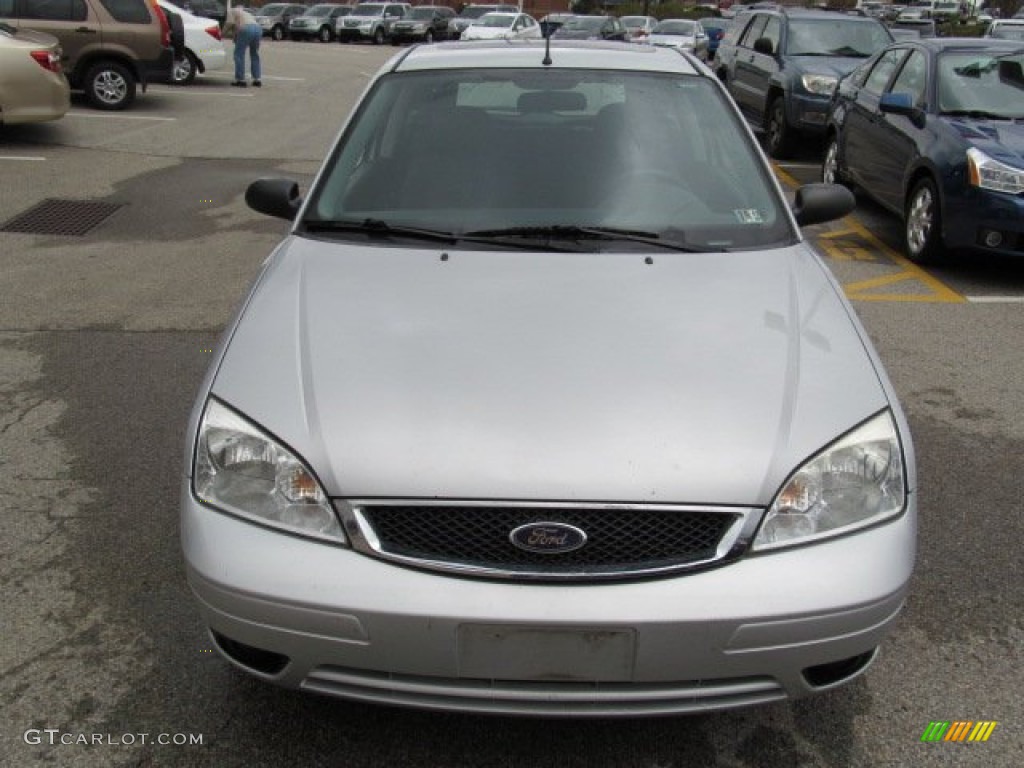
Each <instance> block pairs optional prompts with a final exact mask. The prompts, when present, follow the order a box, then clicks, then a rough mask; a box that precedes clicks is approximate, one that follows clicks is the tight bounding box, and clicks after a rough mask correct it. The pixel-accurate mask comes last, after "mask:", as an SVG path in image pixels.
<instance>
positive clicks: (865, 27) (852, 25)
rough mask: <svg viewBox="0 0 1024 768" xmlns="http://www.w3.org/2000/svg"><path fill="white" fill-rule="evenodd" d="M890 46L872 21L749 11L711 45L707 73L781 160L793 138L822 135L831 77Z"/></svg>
mask: <svg viewBox="0 0 1024 768" xmlns="http://www.w3.org/2000/svg"><path fill="white" fill-rule="evenodd" d="M734 30H735V36H734V34H733V32H734ZM892 42H893V37H892V34H891V33H890V32H889V30H888V29H887V28H886V27H885V25H884V24H882V22H880V21H878V20H877V19H871V18H866V17H861V16H847V15H845V14H838V13H833V12H830V11H807V10H802V9H792V8H778V9H774V10H755V11H752V12H745V13H744V14H743V15H742V16H741V17H738V18H737V22H736V26H735V27H734V28H733V30H730V31H729V34H728V35H726V37H725V38H724V39H723V41H722V43H721V44H720V45H719V47H718V53H717V55H716V57H715V62H716V64H715V71H716V72H717V73H718V76H719V78H720V79H721V80H722V81H723V82H724V83H725V84H726V88H728V90H729V93H731V94H732V96H733V98H734V99H736V103H737V104H738V105H739V107H740V109H741V110H742V111H743V114H744V115H746V117H747V119H748V120H749V121H750V123H751V126H752V127H753V128H754V129H755V130H761V131H764V133H765V146H766V148H767V150H768V152H769V154H771V155H772V157H777V158H784V157H787V156H788V155H789V154H790V153H791V152H792V151H793V148H794V147H795V146H796V142H797V141H798V139H799V137H801V136H807V137H814V138H820V137H823V136H824V135H825V124H826V116H827V114H828V107H829V103H830V102H831V100H832V92H833V91H834V90H835V87H836V83H838V82H839V78H841V77H842V76H843V75H845V74H848V73H849V72H851V71H852V70H853V69H854V68H855V67H857V66H858V65H860V64H862V63H863V61H864V60H865V59H866V58H868V57H869V56H871V55H872V54H873V53H876V52H877V51H879V50H881V49H882V48H885V47H886V46H887V45H889V44H890V43H892Z"/></svg>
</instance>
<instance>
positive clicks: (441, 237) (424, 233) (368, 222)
mask: <svg viewBox="0 0 1024 768" xmlns="http://www.w3.org/2000/svg"><path fill="white" fill-rule="evenodd" d="M303 225H304V227H305V229H306V231H307V232H365V233H366V234H369V235H395V236H398V237H414V238H418V239H421V240H434V241H439V242H442V243H456V242H458V241H459V236H458V235H456V234H455V233H454V232H444V231H442V230H439V229H424V228H422V227H407V226H404V225H400V224H388V223H387V222H386V221H384V220H382V219H363V220H361V221H345V220H337V221H318V220H316V219H313V220H310V219H307V220H306V221H304V222H303Z"/></svg>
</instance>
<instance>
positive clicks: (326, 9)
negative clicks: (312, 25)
mask: <svg viewBox="0 0 1024 768" xmlns="http://www.w3.org/2000/svg"><path fill="white" fill-rule="evenodd" d="M335 7H336V6H334V5H314V6H313V7H312V8H310V9H309V10H308V11H306V12H305V13H304V14H303V16H316V17H317V18H322V17H324V16H329V15H330V13H331V11H332V10H334V8H335Z"/></svg>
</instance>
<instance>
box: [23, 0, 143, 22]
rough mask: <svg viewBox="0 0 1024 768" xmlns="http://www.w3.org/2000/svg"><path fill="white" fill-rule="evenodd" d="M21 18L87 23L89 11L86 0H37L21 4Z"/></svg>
mask: <svg viewBox="0 0 1024 768" xmlns="http://www.w3.org/2000/svg"><path fill="white" fill-rule="evenodd" d="M20 16H21V18H23V19H45V20H46V21H85V20H86V17H87V16H88V11H87V9H86V7H85V0H36V2H31V3H28V2H23V3H21V13H20ZM147 21H148V19H147Z"/></svg>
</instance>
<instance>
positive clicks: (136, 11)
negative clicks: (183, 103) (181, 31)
mask: <svg viewBox="0 0 1024 768" xmlns="http://www.w3.org/2000/svg"><path fill="white" fill-rule="evenodd" d="M0 22H3V23H5V24H7V25H8V26H12V27H14V28H16V29H17V30H18V31H19V32H20V31H22V30H28V29H33V30H37V31H40V32H46V33H48V34H51V35H53V36H54V37H56V38H57V39H58V40H59V41H60V45H61V48H62V49H63V58H62V60H61V63H62V64H63V66H64V71H65V73H66V74H67V77H68V80H69V81H70V83H71V87H72V88H73V89H77V90H82V91H84V92H85V95H86V97H87V98H88V99H89V102H90V103H91V104H92V105H93V106H95V107H98V108H99V109H124V108H125V107H127V106H128V105H129V104H131V103H132V101H133V100H134V99H135V93H136V89H137V87H138V86H140V85H141V86H142V90H143V91H145V90H146V84H147V82H149V81H150V80H156V81H162V82H166V81H168V80H169V79H170V77H171V70H172V67H173V64H174V55H173V52H172V49H171V25H170V23H169V21H168V17H167V16H166V15H165V14H164V12H163V11H162V10H161V9H160V7H159V6H158V5H157V4H156V0H73V2H62V3H56V2H39V0H0Z"/></svg>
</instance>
